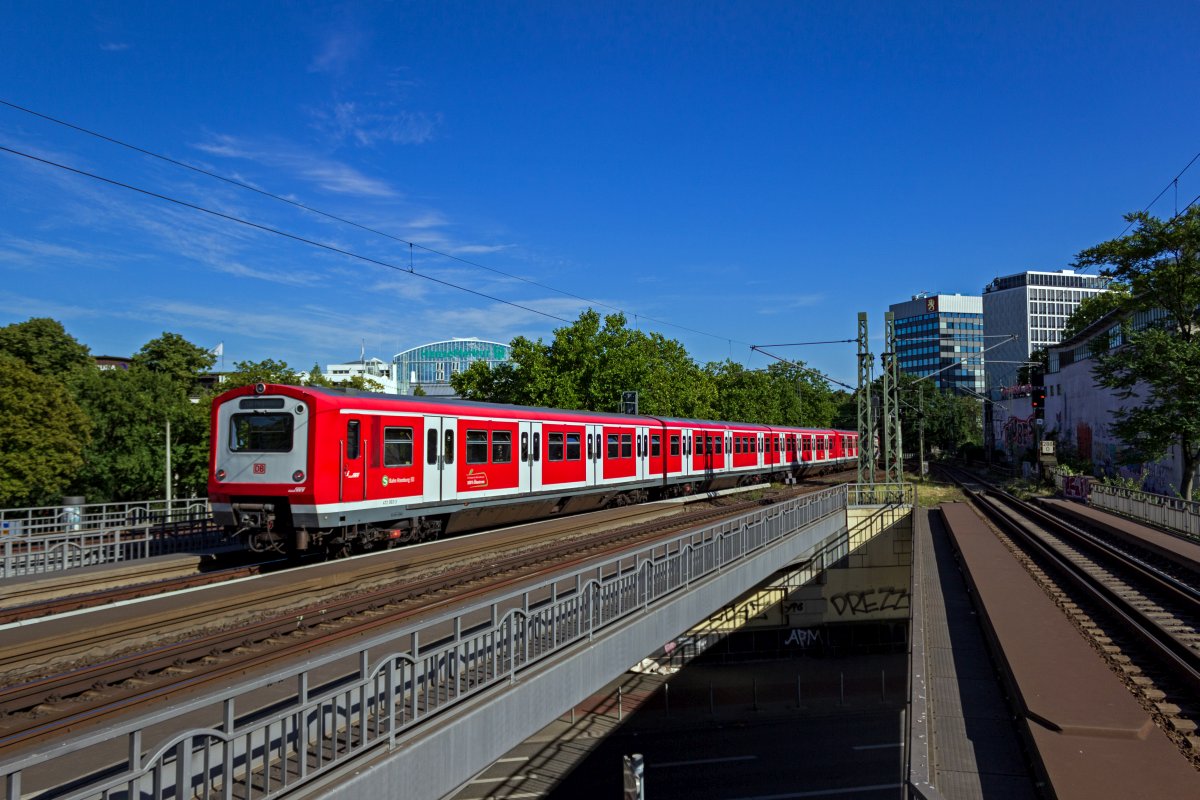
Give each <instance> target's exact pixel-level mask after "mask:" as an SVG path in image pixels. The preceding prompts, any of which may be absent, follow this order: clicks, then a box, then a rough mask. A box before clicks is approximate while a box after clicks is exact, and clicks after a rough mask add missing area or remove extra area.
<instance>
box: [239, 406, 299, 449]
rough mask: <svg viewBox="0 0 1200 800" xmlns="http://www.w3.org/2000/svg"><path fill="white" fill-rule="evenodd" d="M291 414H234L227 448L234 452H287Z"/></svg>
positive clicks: (290, 441) (290, 447) (291, 422)
mask: <svg viewBox="0 0 1200 800" xmlns="http://www.w3.org/2000/svg"><path fill="white" fill-rule="evenodd" d="M293 424H294V423H293V421H292V415H291V414H287V413H284V414H234V415H233V416H232V417H230V419H229V449H230V450H232V451H233V452H235V453H287V452H289V451H291V449H292V425H293Z"/></svg>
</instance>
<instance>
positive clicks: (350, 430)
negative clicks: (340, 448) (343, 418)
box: [346, 419, 359, 461]
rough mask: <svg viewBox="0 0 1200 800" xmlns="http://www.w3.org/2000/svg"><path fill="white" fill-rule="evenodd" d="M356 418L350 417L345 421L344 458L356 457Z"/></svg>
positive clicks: (348, 459) (351, 458)
mask: <svg viewBox="0 0 1200 800" xmlns="http://www.w3.org/2000/svg"><path fill="white" fill-rule="evenodd" d="M358 455H359V453H358V420H356V419H352V420H350V421H349V422H347V423H346V460H347V461H353V460H354V459H356V458H358Z"/></svg>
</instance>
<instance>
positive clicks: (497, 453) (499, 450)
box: [492, 431, 512, 464]
mask: <svg viewBox="0 0 1200 800" xmlns="http://www.w3.org/2000/svg"><path fill="white" fill-rule="evenodd" d="M511 461H512V431H492V463H493V464H507V463H509V462H511Z"/></svg>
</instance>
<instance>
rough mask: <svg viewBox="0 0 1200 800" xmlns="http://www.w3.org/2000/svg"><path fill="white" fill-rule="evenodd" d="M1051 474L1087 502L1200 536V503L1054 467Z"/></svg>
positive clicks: (1057, 483)
mask: <svg viewBox="0 0 1200 800" xmlns="http://www.w3.org/2000/svg"><path fill="white" fill-rule="evenodd" d="M1050 475H1051V477H1052V478H1053V479H1054V485H1055V486H1057V487H1058V488H1059V489H1060V490H1062V491H1063V493H1064V494H1066V495H1067V496H1069V497H1076V498H1079V499H1081V500H1086V501H1087V503H1088V505H1091V506H1094V507H1096V508H1100V509H1103V510H1105V511H1111V512H1113V513H1114V514H1120V515H1122V516H1125V517H1130V518H1132V519H1136V520H1141V521H1142V522H1149V523H1150V524H1151V525H1158V526H1160V527H1163V528H1168V529H1170V530H1173V531H1177V532H1179V533H1182V534H1184V535H1186V536H1194V537H1197V538H1200V503H1197V502H1195V501H1191V500H1184V499H1182V498H1178V497H1167V496H1166V495H1161V494H1151V493H1150V492H1141V491H1138V490H1137V489H1127V488H1124V487H1121V486H1109V485H1108V484H1104V483H1100V482H1098V481H1096V480H1094V479H1092V478H1089V477H1087V476H1080V475H1066V474H1064V473H1063V472H1062V471H1061V470H1051V472H1050Z"/></svg>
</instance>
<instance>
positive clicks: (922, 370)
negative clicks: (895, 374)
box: [888, 294, 984, 394]
mask: <svg viewBox="0 0 1200 800" xmlns="http://www.w3.org/2000/svg"><path fill="white" fill-rule="evenodd" d="M888 310H889V311H891V312H892V314H893V316H894V319H895V323H896V357H897V359H898V366H899V368H900V371H901V372H904V373H907V374H909V375H915V376H917V377H921V378H924V377H928V378H929V379H930V380H931V381H933V382H934V384H935V385H936V386H937V387H938V388H939V389H954V390H958V391H961V392H964V393H966V394H974V393H980V392H982V391H983V389H984V377H983V376H984V367H983V347H984V345H983V304H982V301H981V299H980V297H979V296H978V295H961V294H936V295H935V294H931V295H919V296H916V297H913V298H912V299H911V300H908V301H906V302H903V303H895V304H893V305H892V306H890V307H889V309H888Z"/></svg>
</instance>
